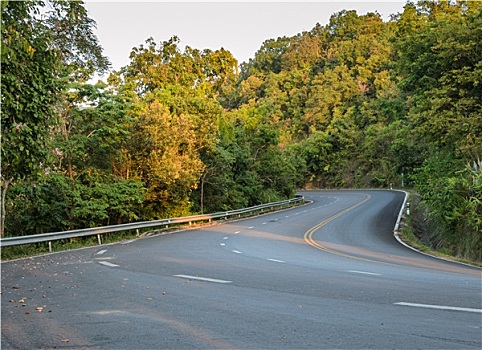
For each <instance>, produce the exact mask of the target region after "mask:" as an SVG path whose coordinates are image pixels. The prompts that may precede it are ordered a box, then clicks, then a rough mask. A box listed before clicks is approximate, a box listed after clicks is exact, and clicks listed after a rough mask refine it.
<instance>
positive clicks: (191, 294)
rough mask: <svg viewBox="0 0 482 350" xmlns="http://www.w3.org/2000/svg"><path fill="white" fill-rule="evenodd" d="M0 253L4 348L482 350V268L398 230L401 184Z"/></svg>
mask: <svg viewBox="0 0 482 350" xmlns="http://www.w3.org/2000/svg"><path fill="white" fill-rule="evenodd" d="M301 193H302V194H303V195H304V196H305V198H306V199H309V200H311V201H312V203H311V204H307V205H304V206H301V207H297V208H293V209H289V210H284V211H280V212H277V213H273V214H269V215H262V216H258V217H254V218H250V219H244V220H239V221H234V222H227V223H224V224H217V225H213V226H209V227H204V228H200V229H193V230H189V231H181V232H177V233H175V234H171V235H163V236H153V237H149V238H144V239H138V240H133V241H126V242H122V243H117V244H113V245H106V246H98V247H92V248H87V249H81V250H76V251H70V252H62V253H57V254H52V255H47V256H43V257H36V258H33V259H26V260H17V261H12V262H5V263H2V348H3V349H35V348H42V349H46V348H47V349H53V348H76V349H92V348H93V349H161V348H170V349H202V348H209V349H213V348H222V349H229V348H236V349H259V348H266V349H274V348H276V349H301V348H303V349H334V348H337V349H361V348H365V349H366V348H369V349H393V348H397V349H415V348H417V349H480V348H481V346H482V344H481V331H482V329H481V323H482V313H481V312H482V310H481V309H482V306H481V269H479V268H475V267H469V266H464V265H460V264H455V263H451V262H447V261H443V260H439V259H434V258H431V257H428V256H425V255H421V254H419V253H417V252H414V251H412V250H410V249H408V248H406V247H404V246H402V245H401V244H399V243H398V242H397V241H396V239H395V238H394V237H393V227H394V224H395V220H396V217H397V215H398V212H399V210H400V206H401V203H402V201H403V196H404V194H403V193H401V192H395V191H306V192H301Z"/></svg>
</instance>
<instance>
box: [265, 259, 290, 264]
mask: <svg viewBox="0 0 482 350" xmlns="http://www.w3.org/2000/svg"><path fill="white" fill-rule="evenodd" d="M268 260H269V261H274V262H278V263H284V262H286V261H283V260H278V259H268Z"/></svg>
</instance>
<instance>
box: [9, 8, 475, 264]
mask: <svg viewBox="0 0 482 350" xmlns="http://www.w3.org/2000/svg"><path fill="white" fill-rule="evenodd" d="M1 11H2V27H1V32H2V39H1V45H2V48H1V65H2V71H1V98H2V114H1V134H2V140H1V182H0V183H1V235H2V236H15V235H26V234H35V233H44V232H53V231H62V230H67V229H76V228H84V227H95V226H101V225H110V224H118V223H125V222H133V221H140V220H153V219H162V218H168V217H178V216H183V215H187V214H196V213H208V212H215V211H220V210H230V209H237V208H240V207H248V206H253V205H256V204H260V203H265V202H273V201H277V200H281V199H286V198H288V197H291V196H293V195H294V193H295V191H296V189H298V188H368V187H369V188H389V187H390V186H393V187H394V188H411V189H413V190H414V192H416V193H417V194H418V195H419V198H420V212H417V215H420V218H419V220H417V223H415V222H414V223H413V234H414V235H415V236H416V237H418V239H420V240H421V241H422V242H423V243H424V244H425V245H427V246H428V247H432V248H437V249H439V250H440V249H443V250H445V251H446V252H447V253H448V254H450V255H453V256H457V257H459V258H463V259H467V260H471V261H479V262H480V261H482V239H481V230H482V163H481V158H482V84H481V82H480V77H481V76H482V3H481V2H475V1H457V2H454V1H452V2H448V1H419V2H416V3H407V5H406V6H405V9H404V11H403V13H400V14H394V15H393V17H392V19H391V20H389V21H386V22H384V21H383V20H382V19H381V17H380V16H379V15H378V14H376V13H369V14H366V15H362V16H360V15H358V14H357V13H356V12H354V11H342V12H339V13H335V14H333V15H332V17H331V19H330V22H329V23H328V24H327V25H325V26H322V25H316V26H315V27H314V28H312V29H311V30H310V31H306V32H302V33H299V34H297V35H295V36H293V37H280V38H267V40H266V41H265V42H264V43H263V45H262V46H261V47H260V48H259V50H258V51H257V52H256V54H255V56H254V58H253V59H250V60H249V62H243V63H241V64H239V62H238V61H237V60H236V58H235V57H233V55H232V54H231V53H230V52H229V51H228V50H226V49H223V48H220V49H218V50H215V51H212V50H208V49H197V48H191V47H189V46H186V47H185V48H184V49H181V48H180V39H179V38H178V37H176V36H172V37H171V38H161V41H156V40H155V39H153V38H147V40H146V41H145V42H144V43H140V44H139V45H138V46H137V47H134V48H133V49H132V52H131V54H130V63H129V64H128V65H127V66H125V67H122V68H121V69H120V70H119V71H115V72H110V74H109V75H108V77H107V78H106V79H105V81H99V82H98V83H97V84H94V85H92V84H88V83H87V82H88V81H89V79H90V78H91V77H92V76H93V74H94V73H96V72H108V71H109V62H108V59H107V57H105V56H104V55H103V53H102V47H101V46H100V45H99V43H98V41H97V38H96V37H95V35H94V32H93V29H94V26H95V22H94V21H92V20H91V19H90V18H89V17H88V14H87V12H86V11H85V9H84V7H83V4H82V3H81V2H74V1H72V2H69V1H56V0H48V1H47V0H46V1H2V2H1ZM422 208H423V209H422ZM419 223H424V225H419Z"/></svg>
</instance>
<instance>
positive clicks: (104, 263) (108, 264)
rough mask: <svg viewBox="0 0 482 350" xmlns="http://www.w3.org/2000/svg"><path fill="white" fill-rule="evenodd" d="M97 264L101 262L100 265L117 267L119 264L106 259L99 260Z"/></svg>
mask: <svg viewBox="0 0 482 350" xmlns="http://www.w3.org/2000/svg"><path fill="white" fill-rule="evenodd" d="M99 264H102V265H105V266H108V267H118V266H119V265H116V264H112V263H110V262H108V261H99Z"/></svg>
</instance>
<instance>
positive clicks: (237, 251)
mask: <svg viewBox="0 0 482 350" xmlns="http://www.w3.org/2000/svg"><path fill="white" fill-rule="evenodd" d="M233 253H236V254H243V253H242V252H240V251H239V250H233Z"/></svg>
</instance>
